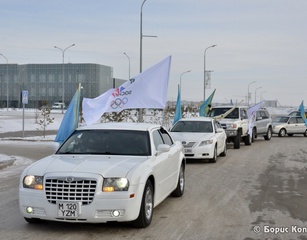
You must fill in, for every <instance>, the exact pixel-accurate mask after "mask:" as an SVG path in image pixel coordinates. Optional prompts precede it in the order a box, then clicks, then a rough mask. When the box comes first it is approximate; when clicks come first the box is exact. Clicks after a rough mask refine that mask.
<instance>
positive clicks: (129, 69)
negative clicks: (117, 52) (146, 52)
mask: <svg viewBox="0 0 307 240" xmlns="http://www.w3.org/2000/svg"><path fill="white" fill-rule="evenodd" d="M124 54H125V55H126V57H127V58H128V61H129V78H128V80H130V57H129V56H128V55H127V53H125V52H124Z"/></svg>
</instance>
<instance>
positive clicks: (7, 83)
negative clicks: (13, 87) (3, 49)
mask: <svg viewBox="0 0 307 240" xmlns="http://www.w3.org/2000/svg"><path fill="white" fill-rule="evenodd" d="M0 55H1V56H2V57H4V58H5V60H6V81H7V82H6V111H8V110H9V61H8V60H7V58H6V57H5V56H4V55H3V54H2V53H0Z"/></svg>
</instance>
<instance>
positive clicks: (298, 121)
mask: <svg viewBox="0 0 307 240" xmlns="http://www.w3.org/2000/svg"><path fill="white" fill-rule="evenodd" d="M297 123H305V122H304V119H303V118H301V117H298V118H297Z"/></svg>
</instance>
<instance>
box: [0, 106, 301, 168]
mask: <svg viewBox="0 0 307 240" xmlns="http://www.w3.org/2000/svg"><path fill="white" fill-rule="evenodd" d="M268 110H269V112H270V113H271V114H272V115H273V116H274V115H281V114H287V113H289V112H291V111H293V110H297V108H296V107H278V108H268ZM23 116H24V117H23ZM63 116H64V114H62V112H61V110H52V111H51V114H50V117H51V118H54V120H53V122H52V123H50V124H49V125H48V126H47V127H46V130H58V129H59V127H60V125H61V122H62V119H63ZM41 118H42V117H41V116H39V113H38V111H37V110H34V109H25V111H24V112H23V110H13V109H8V111H7V109H6V108H5V109H0V133H5V132H16V131H22V130H23V119H24V131H28V130H37V128H39V127H40V125H39V124H38V123H37V122H38V120H39V119H41ZM29 139H30V140H35V141H41V140H49V141H53V140H54V139H55V135H46V136H45V137H43V136H39V137H25V138H21V139H19V140H29ZM1 140H2V141H0V144H1V142H3V140H5V141H8V140H6V139H1ZM20 144H27V141H20ZM46 144H50V143H46ZM10 159H11V157H10V156H6V155H2V154H1V152H0V162H1V161H8V160H10ZM17 160H18V159H17ZM25 161H28V160H25Z"/></svg>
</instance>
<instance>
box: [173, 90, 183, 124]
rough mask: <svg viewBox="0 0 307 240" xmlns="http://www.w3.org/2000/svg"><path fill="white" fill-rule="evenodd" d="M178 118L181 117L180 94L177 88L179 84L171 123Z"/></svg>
mask: <svg viewBox="0 0 307 240" xmlns="http://www.w3.org/2000/svg"><path fill="white" fill-rule="evenodd" d="M180 118H182V113H181V96H180V89H179V85H178V95H177V103H176V110H175V116H174V123H173V124H175V123H176V122H177V121H178V120H179V119H180Z"/></svg>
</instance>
